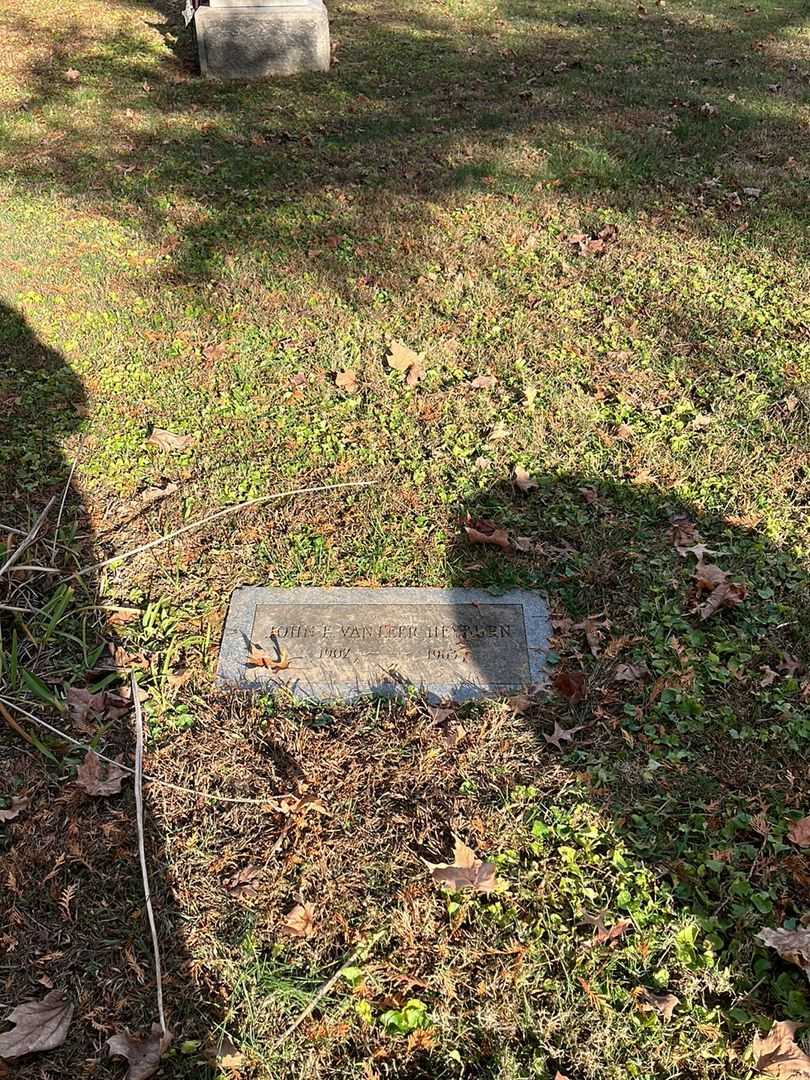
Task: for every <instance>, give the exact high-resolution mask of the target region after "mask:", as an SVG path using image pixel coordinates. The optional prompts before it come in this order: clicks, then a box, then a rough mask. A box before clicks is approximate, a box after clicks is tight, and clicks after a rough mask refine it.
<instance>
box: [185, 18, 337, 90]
mask: <svg viewBox="0 0 810 1080" xmlns="http://www.w3.org/2000/svg"><path fill="white" fill-rule="evenodd" d="M194 24H195V27H196V35H197V49H198V52H199V57H200V71H201V72H202V74H203V75H204V76H205V77H206V78H210V79H263V78H266V77H268V76H272V75H297V74H299V73H301V72H305V71H328V70H329V58H330V52H329V18H328V15H327V12H326V8H325V7H324V5H323V3H322V0H287V2H284V0H252V2H250V0H210V6H209V7H200V8H198V9H197V13H196V15H195V18H194Z"/></svg>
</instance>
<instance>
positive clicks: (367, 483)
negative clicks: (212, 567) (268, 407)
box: [65, 480, 379, 580]
mask: <svg viewBox="0 0 810 1080" xmlns="http://www.w3.org/2000/svg"><path fill="white" fill-rule="evenodd" d="M377 483H379V481H378V480H347V481H346V482H345V483H342V484H321V485H318V486H317V487H302V488H292V489H291V490H290V491H277V492H274V493H273V494H272V495H260V496H259V497H258V499H248V501H247V502H243V503H238V504H237V505H236V506H226V507H225V508H224V509H223V510H217V512H216V513H214V514H208V515H207V517H203V518H200V519H199V520H198V521H192V522H189V524H188V525H184V526H183V527H182V528H181V529H175V530H174V532H170V533H166V535H165V536H159V537H158V538H157V540H151V541H150V542H149V543H148V544H141V546H140V547H136V548H132V550H131V551H122V552H121V554H120V555H113V556H112V557H111V558H109V559H104V561H103V562H99V563H94V564H93V565H92V566H84V567H82V569H81V570H76V571H75V573H73V574H69V575H68V576H67V578H66V579H65V580H70V579H71V578H77V577H83V576H84V574H90V573H92V572H93V571H94V570H103V569H104V567H105V566H111V565H112V564H113V563H117V562H123V561H124V560H125V559H132V558H134V556H136V555H142V554H143V553H144V552H145V551H151V550H152V548H156V547H159V546H160V545H161V544H167V543H168V542H169V541H170V540H175V539H176V538H177V537H178V536H183V535H184V534H185V533H189V532H192V531H193V530H194V529H199V528H201V527H202V526H203V525H208V524H209V522H211V521H218V520H219V519H220V518H224V517H227V516H228V515H229V514H238V513H239V511H240V510H247V509H249V508H250V507H253V506H261V505H262V504H263V503H268V502H273V500H275V499H286V498H288V497H291V496H293V495H312V494H315V493H316V492H320V491H340V490H341V489H343V488H361V487H371V486H372V485H374V484H377Z"/></svg>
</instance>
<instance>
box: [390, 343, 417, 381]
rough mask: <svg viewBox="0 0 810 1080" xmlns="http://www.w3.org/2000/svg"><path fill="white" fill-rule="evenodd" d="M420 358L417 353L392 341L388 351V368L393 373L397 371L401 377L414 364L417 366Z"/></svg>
mask: <svg viewBox="0 0 810 1080" xmlns="http://www.w3.org/2000/svg"><path fill="white" fill-rule="evenodd" d="M420 360H421V357H420V356H419V353H417V352H414V351H413V349H411V348H409V347H408V346H407V345H404V344H403V343H402V342H401V341H392V342H391V346H390V348H389V351H388V366H389V367H390V368H392V369H393V370H394V371H398V372H399V373H400V374H401V375H404V374H405V372H406V371H407V370H408V369H409V368H410V367H413V365H414V364H419V363H420Z"/></svg>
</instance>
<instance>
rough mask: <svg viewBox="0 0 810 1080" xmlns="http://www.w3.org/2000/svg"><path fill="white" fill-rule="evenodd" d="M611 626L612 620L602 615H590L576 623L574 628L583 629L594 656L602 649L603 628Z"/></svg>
mask: <svg viewBox="0 0 810 1080" xmlns="http://www.w3.org/2000/svg"><path fill="white" fill-rule="evenodd" d="M609 627H610V620H609V619H606V618H604V617H603V616H602V615H589V616H588V618H587V619H584V620H583V621H582V622H579V623H575V624H574V627H573V628H574V630H583V631H584V633H585V640H586V641H587V642H588V648H589V649H590V650H591V653H592V654H593V655H594V656H599V654H600V653H601V651H602V630H603V629H604V628H609Z"/></svg>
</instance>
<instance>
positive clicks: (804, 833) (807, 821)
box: [788, 817, 810, 847]
mask: <svg viewBox="0 0 810 1080" xmlns="http://www.w3.org/2000/svg"><path fill="white" fill-rule="evenodd" d="M788 840H791V841H792V842H793V843H794V844H796V845H798V847H810V817H803V818H799V820H798V821H794V822H793V824H792V825H791V826H790V828H789V829H788Z"/></svg>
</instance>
